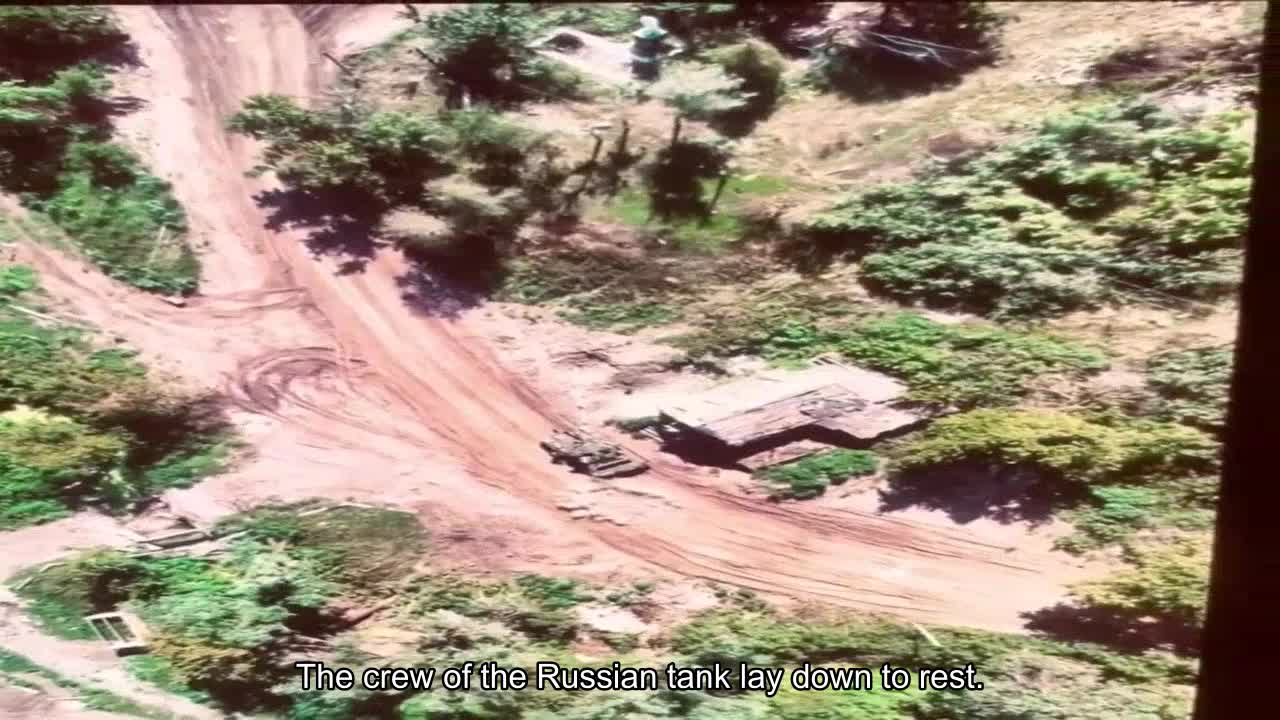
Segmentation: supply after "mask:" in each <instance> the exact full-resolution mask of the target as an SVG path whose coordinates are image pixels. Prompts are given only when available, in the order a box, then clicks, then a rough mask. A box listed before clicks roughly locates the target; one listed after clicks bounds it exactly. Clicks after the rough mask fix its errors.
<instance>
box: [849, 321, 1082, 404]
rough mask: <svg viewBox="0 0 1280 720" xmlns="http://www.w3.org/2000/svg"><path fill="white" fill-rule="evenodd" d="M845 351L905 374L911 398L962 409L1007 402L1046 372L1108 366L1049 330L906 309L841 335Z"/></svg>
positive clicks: (871, 364) (1075, 373)
mask: <svg viewBox="0 0 1280 720" xmlns="http://www.w3.org/2000/svg"><path fill="white" fill-rule="evenodd" d="M834 346H835V349H837V350H838V351H839V352H840V353H842V354H843V355H845V356H846V357H848V358H850V359H853V360H856V361H858V362H860V363H863V364H865V365H867V366H868V367H872V368H875V369H878V370H882V371H885V372H888V373H890V374H894V375H897V376H899V377H901V378H902V379H904V380H905V381H906V382H907V384H908V386H909V387H910V389H911V396H912V397H913V398H915V399H916V400H919V401H922V402H928V403H939V404H954V405H958V406H961V407H974V406H978V405H1004V404H1009V403H1012V402H1016V400H1017V399H1018V398H1019V397H1021V396H1022V395H1024V394H1025V392H1026V385H1027V383H1028V382H1030V381H1031V380H1033V379H1036V378H1040V377H1043V376H1045V375H1049V374H1062V375H1066V376H1068V377H1070V376H1075V377H1082V376H1085V375H1088V374H1090V373H1093V372H1096V371H1099V370H1102V369H1105V368H1106V367H1107V360H1106V357H1105V356H1104V355H1103V354H1102V353H1100V352H1098V351H1097V350H1094V349H1092V348H1088V347H1083V346H1079V345H1074V344H1071V343H1068V342H1066V341H1063V340H1059V339H1056V338H1053V337H1050V336H1046V335H1039V334H1034V333H1018V332H1012V331H1005V330H997V329H994V328H990V327H983V326H981V325H943V324H941V323H937V322H933V321H931V320H927V319H925V318H922V317H919V316H916V315H909V314H902V315H897V316H894V317H890V318H886V319H880V320H874V321H870V322H867V323H865V324H863V325H862V326H861V327H859V328H857V330H856V331H855V332H852V333H849V334H847V335H845V336H843V337H840V338H839V339H837V341H836V342H835V343H834Z"/></svg>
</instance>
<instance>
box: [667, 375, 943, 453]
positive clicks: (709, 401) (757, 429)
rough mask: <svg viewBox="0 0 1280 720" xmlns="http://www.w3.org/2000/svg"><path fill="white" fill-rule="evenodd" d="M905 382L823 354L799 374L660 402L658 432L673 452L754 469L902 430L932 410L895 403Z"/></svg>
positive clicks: (743, 381)
mask: <svg viewBox="0 0 1280 720" xmlns="http://www.w3.org/2000/svg"><path fill="white" fill-rule="evenodd" d="M905 392H906V387H905V386H903V385H902V384H901V383H899V382H898V381H897V380H894V379H893V378H891V377H889V376H887V375H884V374H881V373H877V372H872V371H870V370H864V369H861V368H855V367H849V366H846V365H842V364H840V363H838V362H835V361H833V360H830V359H823V360H822V361H820V362H818V363H815V365H814V366H813V367H810V368H806V369H804V370H800V371H783V370H779V371H772V372H767V373H763V374H760V375H757V376H754V377H751V378H747V379H741V380H733V381H730V382H726V383H723V384H720V385H717V386H715V387H713V388H711V389H710V390H708V391H706V392H704V393H701V394H699V395H696V396H694V397H691V398H689V399H687V400H682V401H679V402H676V403H672V404H669V405H667V406H666V407H663V408H662V409H661V410H660V411H659V414H658V420H659V422H658V428H657V430H658V433H659V435H660V437H661V438H662V439H663V441H664V444H665V445H666V446H667V448H668V449H670V450H671V451H672V452H675V453H677V454H679V455H682V456H685V457H686V458H689V459H692V460H696V461H698V462H704V463H708V464H717V465H729V466H741V467H744V468H746V469H748V470H756V469H759V468H763V467H768V466H771V465H777V464H780V463H784V462H789V461H791V460H795V459H798V458H801V457H804V456H805V455H810V454H812V453H814V452H817V451H819V450H821V449H823V448H824V447H827V446H837V447H847V448H859V447H867V446H869V445H871V444H872V443H874V442H876V441H877V440H881V439H883V438H885V437H890V436H892V435H896V434H899V433H902V432H906V431H908V430H911V429H913V428H915V427H918V426H919V425H920V424H921V423H923V422H926V421H927V420H928V418H929V415H928V414H927V413H925V412H923V411H921V410H918V409H913V408H906V407H903V406H901V404H900V403H899V402H898V401H899V400H900V399H901V397H902V396H903V394H905Z"/></svg>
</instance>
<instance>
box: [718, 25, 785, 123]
mask: <svg viewBox="0 0 1280 720" xmlns="http://www.w3.org/2000/svg"><path fill="white" fill-rule="evenodd" d="M708 58H709V59H710V60H711V61H712V62H714V63H715V64H717V65H719V66H720V67H721V68H723V69H724V71H725V73H726V74H728V75H729V76H731V77H736V78H739V79H741V80H742V92H743V93H745V94H746V95H747V103H746V105H745V106H743V107H741V108H738V109H734V110H729V111H726V112H724V113H722V114H721V115H720V116H719V117H718V118H716V124H717V126H718V129H720V131H721V132H724V133H726V134H728V135H732V136H739V135H745V134H747V133H748V132H750V131H751V128H752V127H753V126H754V125H755V123H757V122H759V121H760V120H763V119H764V118H767V117H768V116H769V114H770V113H772V112H773V109H774V107H776V106H777V104H778V101H779V100H780V99H781V98H782V95H783V93H784V92H785V90H786V86H785V84H784V83H783V80H782V75H783V72H784V71H785V70H786V64H785V63H784V61H783V58H782V55H781V54H780V53H778V51H777V50H775V49H773V48H772V47H770V46H768V45H766V44H764V43H762V42H759V41H757V40H747V41H745V42H742V43H738V44H736V45H730V46H728V47H724V48H719V49H717V50H715V51H713V52H711V53H708Z"/></svg>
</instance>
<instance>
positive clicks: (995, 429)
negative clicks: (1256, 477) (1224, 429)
mask: <svg viewBox="0 0 1280 720" xmlns="http://www.w3.org/2000/svg"><path fill="white" fill-rule="evenodd" d="M1217 452H1218V447H1217V443H1216V442H1214V441H1213V440H1212V439H1211V438H1209V437H1208V436H1206V435H1204V434H1203V433H1200V432H1198V431H1196V430H1192V429H1190V428H1187V427H1183V426H1180V425H1169V424H1161V423H1155V422H1150V421H1141V420H1128V421H1124V422H1100V421H1096V420H1090V419H1087V418H1084V417H1080V416H1076V415H1068V414H1066V413H1062V412H1057V411H1052V410H1032V409H1023V410H1009V409H984V410H972V411H970V412H966V413H962V414H959V415H953V416H950V417H946V418H942V419H940V420H938V421H936V422H934V423H933V424H932V425H930V426H929V428H928V429H926V430H925V431H924V433H923V434H922V435H921V436H920V437H919V438H917V439H916V440H914V441H912V442H909V443H907V444H905V445H904V446H903V447H901V448H900V449H899V451H898V453H897V455H896V458H895V468H896V469H898V470H901V471H910V470H914V469H921V468H925V467H930V466H940V465H943V466H944V465H949V464H954V463H965V462H982V463H997V464H1001V465H1030V466H1033V467H1035V468H1038V469H1040V470H1041V471H1044V472H1047V473H1050V474H1051V475H1052V476H1053V477H1054V478H1055V479H1057V480H1062V481H1068V482H1096V483H1122V482H1126V481H1128V482H1133V481H1135V480H1137V481H1141V480H1152V481H1154V480H1163V479H1170V478H1176V477H1180V476H1183V475H1186V474H1195V473H1209V472H1213V471H1214V470H1215V469H1216V467H1217Z"/></svg>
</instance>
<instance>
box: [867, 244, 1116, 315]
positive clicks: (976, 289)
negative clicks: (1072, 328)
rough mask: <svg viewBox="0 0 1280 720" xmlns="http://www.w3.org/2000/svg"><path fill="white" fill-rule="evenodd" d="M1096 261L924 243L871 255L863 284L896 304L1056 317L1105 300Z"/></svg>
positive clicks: (1072, 253)
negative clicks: (916, 304) (919, 303)
mask: <svg viewBox="0 0 1280 720" xmlns="http://www.w3.org/2000/svg"><path fill="white" fill-rule="evenodd" d="M1096 267H1097V260H1096V258H1095V257H1093V255H1092V254H1091V253H1089V252H1087V251H1083V250H1078V249H1069V248H1054V247H1039V246H1034V245H1024V244H1021V243H1014V242H974V243H971V244H959V243H956V244H952V243H942V242H926V243H924V244H922V245H918V246H915V247H910V248H904V249H901V250H890V251H886V252H882V253H873V254H872V255H870V256H868V257H867V258H866V259H865V260H864V261H863V263H862V279H863V281H864V282H865V283H866V284H867V286H868V287H869V288H871V289H873V290H875V291H877V292H879V293H882V294H884V295H887V296H889V297H892V298H897V299H899V300H904V301H911V300H915V299H920V300H923V301H924V302H925V303H927V304H928V305H930V306H932V307H938V308H945V309H951V310H962V311H968V312H974V313H978V314H982V315H988V316H992V317H996V318H999V317H1026V316H1035V315H1059V314H1062V313H1064V312H1067V311H1070V310H1076V309H1079V308H1084V307H1092V306H1095V305H1097V303H1098V301H1099V299H1100V298H1101V297H1103V296H1104V295H1103V293H1104V290H1103V287H1102V282H1101V278H1100V276H1099V273H1098V271H1097V269H1096Z"/></svg>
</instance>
